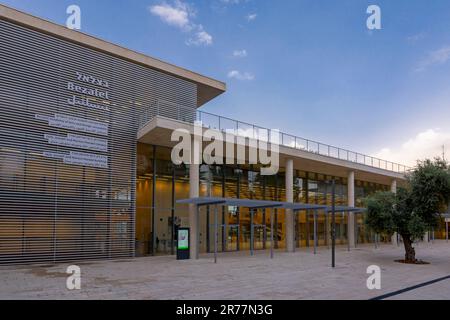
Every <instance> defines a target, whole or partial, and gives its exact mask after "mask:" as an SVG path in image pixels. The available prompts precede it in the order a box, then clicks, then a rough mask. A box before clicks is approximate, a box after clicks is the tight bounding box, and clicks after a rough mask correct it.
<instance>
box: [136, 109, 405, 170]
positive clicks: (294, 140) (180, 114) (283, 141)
mask: <svg viewBox="0 0 450 320" xmlns="http://www.w3.org/2000/svg"><path fill="white" fill-rule="evenodd" d="M155 116H162V117H167V118H170V119H175V120H178V121H182V122H187V123H194V122H196V121H200V122H201V123H202V125H203V126H204V127H206V128H211V129H216V130H220V131H223V132H231V133H234V134H236V135H239V136H244V137H247V138H252V139H260V140H263V141H270V142H273V140H271V137H272V131H271V129H268V128H264V127H260V126H257V125H254V124H251V123H247V122H243V121H238V120H234V119H231V118H227V117H223V116H219V115H216V114H212V113H209V112H205V111H199V110H196V109H194V108H189V107H185V106H181V105H178V104H174V103H171V102H167V101H163V100H155V101H154V102H153V103H151V104H150V105H149V106H148V107H145V108H143V110H142V112H141V114H140V116H139V128H142V127H143V126H145V125H146V124H147V123H148V122H149V121H151V120H152V119H153V118H154V117H155ZM278 137H279V141H278V143H279V144H280V145H282V146H284V147H289V148H293V149H297V150H302V151H307V152H310V153H314V154H318V155H322V156H326V157H331V158H335V159H340V160H345V161H350V162H353V163H358V164H361V165H366V166H369V167H373V168H377V169H383V170H387V171H391V172H396V173H407V172H408V171H409V170H411V168H410V167H408V166H405V165H402V164H399V163H395V162H391V161H387V160H383V159H379V158H377V157H372V156H368V155H365V154H362V153H359V152H354V151H350V150H347V149H343V148H339V147H335V146H332V145H329V144H324V143H321V142H317V141H314V140H310V139H305V138H301V137H297V136H294V135H291V134H287V133H283V132H279V135H278Z"/></svg>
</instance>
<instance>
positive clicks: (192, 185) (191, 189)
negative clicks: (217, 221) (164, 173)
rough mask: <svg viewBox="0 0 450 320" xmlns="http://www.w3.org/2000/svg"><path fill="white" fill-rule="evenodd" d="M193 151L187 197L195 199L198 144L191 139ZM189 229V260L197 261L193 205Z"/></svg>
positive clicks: (196, 191) (198, 169) (190, 212)
mask: <svg viewBox="0 0 450 320" xmlns="http://www.w3.org/2000/svg"><path fill="white" fill-rule="evenodd" d="M192 146H193V150H192V152H191V164H190V166H189V197H190V198H197V197H198V196H199V189H200V165H199V163H200V162H199V161H200V158H199V156H198V157H196V156H195V154H196V153H197V154H200V150H199V143H198V142H197V141H196V140H195V139H193V140H192ZM189 228H190V229H191V239H190V252H189V254H190V258H191V259H198V254H199V247H198V242H199V236H198V232H199V231H200V230H199V217H198V214H197V206H196V205H194V204H190V205H189Z"/></svg>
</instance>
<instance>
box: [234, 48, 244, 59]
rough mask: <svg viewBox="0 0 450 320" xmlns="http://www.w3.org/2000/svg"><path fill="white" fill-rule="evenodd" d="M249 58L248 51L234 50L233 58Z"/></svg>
mask: <svg viewBox="0 0 450 320" xmlns="http://www.w3.org/2000/svg"><path fill="white" fill-rule="evenodd" d="M246 56H247V50H245V49H243V50H234V51H233V57H236V58H245V57H246Z"/></svg>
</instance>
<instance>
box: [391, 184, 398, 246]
mask: <svg viewBox="0 0 450 320" xmlns="http://www.w3.org/2000/svg"><path fill="white" fill-rule="evenodd" d="M391 192H393V193H397V180H392V182H391ZM391 243H392V244H393V245H394V246H397V245H398V235H397V232H394V234H393V235H392V238H391Z"/></svg>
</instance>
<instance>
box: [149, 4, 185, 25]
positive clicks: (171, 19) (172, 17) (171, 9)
mask: <svg viewBox="0 0 450 320" xmlns="http://www.w3.org/2000/svg"><path fill="white" fill-rule="evenodd" d="M149 10H150V12H151V13H152V14H153V15H155V16H158V17H159V18H160V19H161V20H162V21H163V22H165V23H167V24H168V25H170V26H174V27H178V28H180V29H182V30H190V28H191V22H190V18H191V17H192V16H194V13H193V11H192V10H190V8H189V6H188V5H187V4H185V3H182V2H180V1H176V2H175V3H174V5H173V6H171V5H169V4H167V3H162V4H159V5H154V6H150V7H149Z"/></svg>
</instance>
